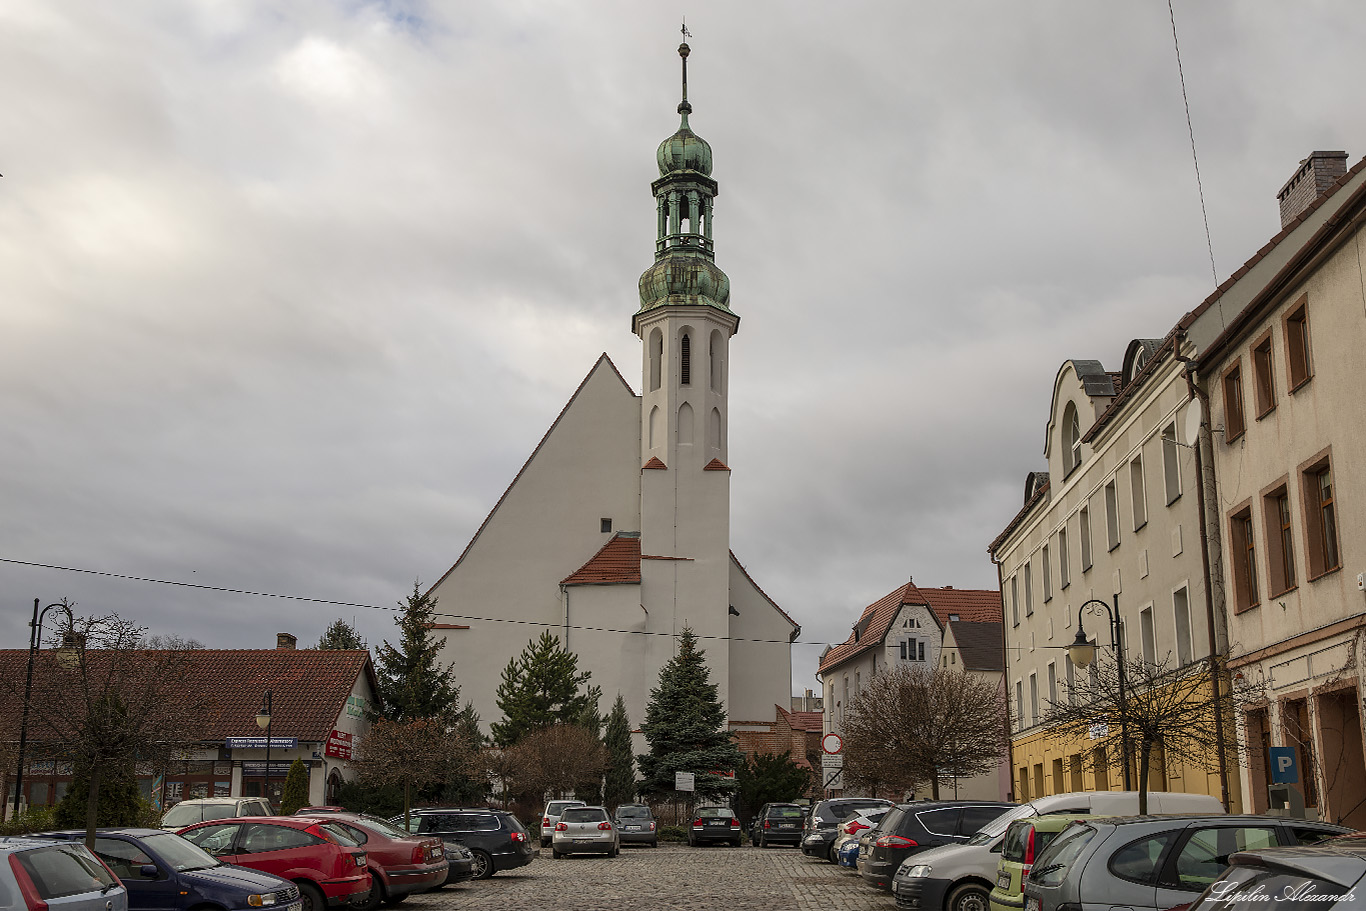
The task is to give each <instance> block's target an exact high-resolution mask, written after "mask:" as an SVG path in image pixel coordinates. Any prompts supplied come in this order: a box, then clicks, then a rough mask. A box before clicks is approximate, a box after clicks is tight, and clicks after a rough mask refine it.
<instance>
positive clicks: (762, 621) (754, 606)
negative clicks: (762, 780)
mask: <svg viewBox="0 0 1366 911" xmlns="http://www.w3.org/2000/svg"><path fill="white" fill-rule="evenodd" d="M730 603H731V604H732V605H734V606H735V609H736V610H737V611H739V612H740V615H739V616H738V617H734V616H732V617H730V636H731V645H730V667H729V669H728V670H729V675H730V702H729V704H728V705H727V706H726V708H727V714H728V716H729V718H730V721H731V722H732V723H734V722H737V721H763V722H769V721H773V720H774V718H775V715H776V711H775V709H774V708H773V707H774V706H775V705H780V706H783V707H784V708H786V707H787V706H788V705H789V704H790V703H791V701H792V699H791V696H792V645H791V636H792V633H793V630H794V627H793V625H792V623H791V622H789V621H788V619H787V618H786V617H784V616H783V615H782V614H780V613H779V612H778V611H777V610H775V609H774V607H773V605H772V604H771V603H770V602H769V600H768V598H766V597H765V596H764V595H763V593H762V592H760V591H759V590H758V589H756V588H755V587H754V583H753V582H751V581H750V579H749V577H747V576H746V575H745V573H744V572H743V571H742V570H741V569H740V567H739V565H737V564H736V563H735V561H734V560H732V561H730Z"/></svg>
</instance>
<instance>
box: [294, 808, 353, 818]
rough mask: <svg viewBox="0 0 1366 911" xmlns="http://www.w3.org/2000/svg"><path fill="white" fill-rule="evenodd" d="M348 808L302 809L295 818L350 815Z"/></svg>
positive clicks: (298, 810)
mask: <svg viewBox="0 0 1366 911" xmlns="http://www.w3.org/2000/svg"><path fill="white" fill-rule="evenodd" d="M350 812H351V811H350V810H348V809H346V807H300V808H299V809H297V810H295V811H294V815H295V816H325V815H327V814H328V813H350Z"/></svg>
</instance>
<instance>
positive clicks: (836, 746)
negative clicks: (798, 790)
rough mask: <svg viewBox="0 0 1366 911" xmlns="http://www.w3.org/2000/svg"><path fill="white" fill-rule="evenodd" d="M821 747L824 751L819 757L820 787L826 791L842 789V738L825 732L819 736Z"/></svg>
mask: <svg viewBox="0 0 1366 911" xmlns="http://www.w3.org/2000/svg"><path fill="white" fill-rule="evenodd" d="M821 749H822V750H823V751H824V752H825V755H824V756H822V757H821V777H822V778H823V779H824V784H823V785H822V787H823V788H824V789H825V790H827V791H841V790H843V789H844V738H842V737H840V735H839V734H836V733H833V732H831V733H829V734H826V735H825V736H824V737H822V738H821Z"/></svg>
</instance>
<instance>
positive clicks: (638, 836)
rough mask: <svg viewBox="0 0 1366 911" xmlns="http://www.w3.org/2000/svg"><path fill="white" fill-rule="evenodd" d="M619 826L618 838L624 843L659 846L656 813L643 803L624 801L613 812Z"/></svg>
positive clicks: (614, 819)
mask: <svg viewBox="0 0 1366 911" xmlns="http://www.w3.org/2000/svg"><path fill="white" fill-rule="evenodd" d="M612 821H613V822H614V823H615V824H616V827H617V839H618V840H619V841H620V843H621V844H623V845H629V844H645V845H649V846H650V847H652V848H658V847H659V823H657V822H656V821H655V814H654V813H653V812H651V810H650V808H649V807H647V806H646V805H645V804H643V803H624V804H622V805H621V806H619V807H617V809H616V812H615V813H613V814H612Z"/></svg>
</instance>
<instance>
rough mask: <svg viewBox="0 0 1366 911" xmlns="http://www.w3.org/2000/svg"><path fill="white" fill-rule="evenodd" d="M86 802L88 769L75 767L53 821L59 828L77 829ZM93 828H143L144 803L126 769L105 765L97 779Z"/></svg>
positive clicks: (83, 817)
mask: <svg viewBox="0 0 1366 911" xmlns="http://www.w3.org/2000/svg"><path fill="white" fill-rule="evenodd" d="M89 798H90V766H89V765H88V764H86V763H79V764H77V765H76V767H75V769H74V770H73V774H72V776H71V786H70V787H69V788H67V791H66V794H64V795H63V796H62V799H61V800H60V801H59V802H58V803H57V808H56V811H55V815H54V817H53V819H54V821H55V822H56V824H57V826H58V827H59V828H63V829H80V828H84V827H85V824H86V811H87V809H88V805H87V801H88V800H89ZM96 802H97V809H96V810H95V825H96V826H140V825H143V824H144V820H143V813H144V809H145V801H143V799H142V793H141V792H140V791H139V790H138V779H137V776H136V775H134V774H133V770H132V769H131V768H128V767H126V766H120V765H117V764H114V763H109V764H107V765H106V767H105V768H104V770H103V772H102V773H101V775H100V785H99V794H98V795H97V796H96Z"/></svg>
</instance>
